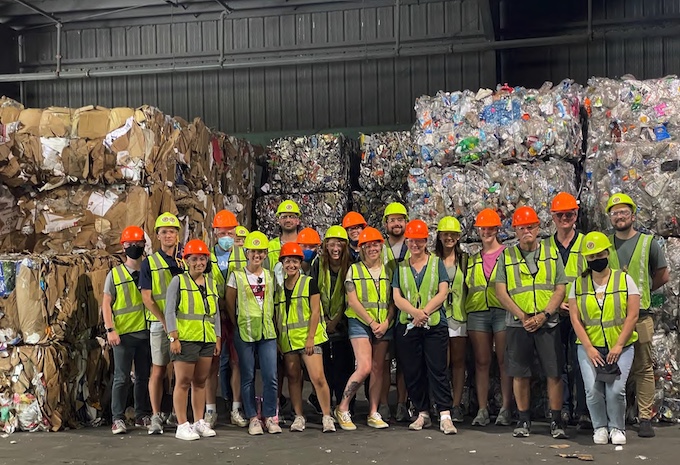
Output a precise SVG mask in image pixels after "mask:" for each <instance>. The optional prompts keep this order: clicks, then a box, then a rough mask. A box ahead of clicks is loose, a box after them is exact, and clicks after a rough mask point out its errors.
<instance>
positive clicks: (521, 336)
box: [496, 207, 568, 439]
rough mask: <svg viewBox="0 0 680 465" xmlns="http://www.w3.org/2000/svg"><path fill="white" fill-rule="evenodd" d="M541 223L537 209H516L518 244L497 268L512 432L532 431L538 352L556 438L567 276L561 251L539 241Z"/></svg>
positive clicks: (559, 430)
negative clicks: (514, 417)
mask: <svg viewBox="0 0 680 465" xmlns="http://www.w3.org/2000/svg"><path fill="white" fill-rule="evenodd" d="M539 225H540V220H539V219H538V215H537V214H536V211H535V210H534V209H533V208H531V207H519V208H518V209H517V210H515V213H514V214H513V216H512V226H513V228H514V229H515V233H516V234H517V238H518V239H519V244H518V245H516V246H514V247H509V248H507V249H505V250H504V251H503V253H502V254H501V255H500V256H499V257H498V265H497V267H496V270H497V272H496V295H497V297H498V300H499V301H500V303H501V304H502V306H503V308H505V309H506V310H507V311H508V314H507V318H506V323H507V330H506V331H507V336H506V337H507V343H506V344H507V358H506V359H507V364H508V368H507V373H508V376H511V377H513V386H512V387H513V393H514V394H515V400H516V402H517V410H518V411H519V421H518V422H517V426H516V428H515V430H514V431H513V436H514V437H519V438H526V437H528V436H529V433H530V432H531V416H530V413H529V408H530V401H531V391H530V383H531V366H532V365H533V362H534V357H535V356H536V355H537V356H538V360H539V361H540V363H541V368H542V370H543V374H544V375H545V376H546V378H547V379H548V400H549V402H550V411H551V417H552V422H551V424H550V433H551V435H552V437H553V438H555V439H566V438H567V437H568V436H567V434H566V433H565V432H564V424H563V423H562V419H561V418H560V413H561V409H562V372H563V371H564V353H563V352H562V343H561V338H560V329H559V327H558V325H559V322H560V320H559V308H560V305H561V304H562V302H563V300H564V294H565V289H566V284H567V282H568V279H567V276H566V274H565V273H564V265H563V264H562V260H560V259H559V256H558V255H557V254H556V253H554V252H553V250H552V249H551V248H550V247H546V246H545V244H542V243H541V241H539V240H538V232H539Z"/></svg>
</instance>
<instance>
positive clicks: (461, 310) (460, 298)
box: [444, 255, 467, 323]
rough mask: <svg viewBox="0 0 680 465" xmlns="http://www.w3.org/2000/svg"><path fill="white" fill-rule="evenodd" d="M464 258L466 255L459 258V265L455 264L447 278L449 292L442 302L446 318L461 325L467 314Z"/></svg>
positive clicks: (465, 261)
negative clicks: (452, 271) (452, 272)
mask: <svg viewBox="0 0 680 465" xmlns="http://www.w3.org/2000/svg"><path fill="white" fill-rule="evenodd" d="M465 257H466V255H463V257H461V261H460V263H456V269H455V271H454V274H453V276H449V292H448V295H447V296H446V300H445V301H444V310H445V311H446V318H453V319H454V320H456V321H459V322H461V323H464V322H466V321H467V312H466V311H465V298H466V295H465V294H466V293H465V272H466V271H467V259H466V258H465ZM459 265H460V266H459ZM462 270H465V271H462Z"/></svg>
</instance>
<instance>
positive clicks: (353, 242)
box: [349, 239, 359, 247]
mask: <svg viewBox="0 0 680 465" xmlns="http://www.w3.org/2000/svg"><path fill="white" fill-rule="evenodd" d="M349 245H351V246H352V247H356V246H358V245H359V241H353V240H352V239H350V240H349Z"/></svg>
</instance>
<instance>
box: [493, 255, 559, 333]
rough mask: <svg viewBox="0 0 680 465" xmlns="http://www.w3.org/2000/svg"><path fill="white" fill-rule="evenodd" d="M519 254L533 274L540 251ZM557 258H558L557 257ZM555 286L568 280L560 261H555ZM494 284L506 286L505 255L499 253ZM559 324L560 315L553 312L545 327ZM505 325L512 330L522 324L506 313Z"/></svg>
mask: <svg viewBox="0 0 680 465" xmlns="http://www.w3.org/2000/svg"><path fill="white" fill-rule="evenodd" d="M519 250H520V252H521V253H522V257H524V261H526V262H527V266H528V267H529V270H530V271H531V272H535V271H537V270H538V268H537V265H536V253H537V252H538V251H539V250H540V248H538V249H536V250H534V251H531V252H527V251H525V250H522V249H519ZM558 258H559V257H558ZM555 271H556V273H555V284H567V283H568V282H569V279H568V278H567V275H566V273H565V272H564V264H563V263H562V260H556V261H555ZM496 282H498V283H503V284H506V285H507V284H508V277H507V274H506V272H505V253H501V254H500V255H499V256H498V266H496ZM559 322H560V315H559V312H557V311H554V310H553V314H552V316H551V317H550V320H548V322H547V323H546V325H545V326H547V327H548V328H553V327H555V326H557V325H558V323H559ZM505 323H506V325H507V326H510V327H513V328H521V327H522V322H521V321H519V320H518V319H517V318H515V316H514V315H513V314H512V313H510V312H507V314H506V316H505Z"/></svg>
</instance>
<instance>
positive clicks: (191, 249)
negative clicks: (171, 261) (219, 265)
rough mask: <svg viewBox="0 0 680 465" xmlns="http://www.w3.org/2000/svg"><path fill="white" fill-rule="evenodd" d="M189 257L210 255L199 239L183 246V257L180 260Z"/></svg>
mask: <svg viewBox="0 0 680 465" xmlns="http://www.w3.org/2000/svg"><path fill="white" fill-rule="evenodd" d="M189 255H210V249H208V246H207V245H205V242H203V241H202V240H200V239H191V240H190V241H189V242H187V244H186V245H185V246H184V255H183V256H182V258H187V257H188V256H189Z"/></svg>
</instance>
